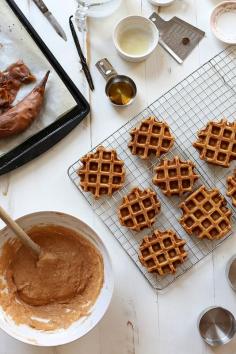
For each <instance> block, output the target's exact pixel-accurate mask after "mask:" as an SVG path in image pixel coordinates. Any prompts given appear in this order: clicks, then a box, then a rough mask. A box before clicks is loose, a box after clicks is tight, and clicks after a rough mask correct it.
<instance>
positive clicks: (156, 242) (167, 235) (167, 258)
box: [139, 230, 188, 275]
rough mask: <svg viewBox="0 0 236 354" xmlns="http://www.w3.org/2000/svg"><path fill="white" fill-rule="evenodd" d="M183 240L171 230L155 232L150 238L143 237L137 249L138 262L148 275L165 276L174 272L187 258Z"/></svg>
mask: <svg viewBox="0 0 236 354" xmlns="http://www.w3.org/2000/svg"><path fill="white" fill-rule="evenodd" d="M185 244H186V241H185V240H182V239H181V238H179V237H178V236H177V235H176V233H175V232H174V231H172V230H167V231H163V232H162V231H159V230H155V231H154V233H153V234H152V236H145V237H144V239H143V241H142V243H141V245H140V247H139V260H140V262H141V263H142V265H143V266H144V267H146V268H147V270H148V272H150V273H158V274H159V275H165V274H170V273H175V272H176V267H177V266H178V265H179V264H182V263H183V262H184V261H185V259H186V258H187V255H188V254H187V252H186V251H185V250H184V245H185Z"/></svg>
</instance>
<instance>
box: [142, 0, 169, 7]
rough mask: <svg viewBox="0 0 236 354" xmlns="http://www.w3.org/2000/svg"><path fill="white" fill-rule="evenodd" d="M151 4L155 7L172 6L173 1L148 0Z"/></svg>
mask: <svg viewBox="0 0 236 354" xmlns="http://www.w3.org/2000/svg"><path fill="white" fill-rule="evenodd" d="M148 1H149V2H150V3H151V4H153V5H156V6H169V5H171V4H173V2H174V1H175V0H148Z"/></svg>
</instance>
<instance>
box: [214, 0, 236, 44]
mask: <svg viewBox="0 0 236 354" xmlns="http://www.w3.org/2000/svg"><path fill="white" fill-rule="evenodd" d="M211 29H212V32H213V33H214V35H215V36H216V37H217V38H218V39H219V40H221V41H222V42H225V43H229V44H236V1H224V2H221V3H220V4H218V5H217V6H216V7H215V8H214V10H213V12H212V14H211Z"/></svg>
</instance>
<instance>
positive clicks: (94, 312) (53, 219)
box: [0, 211, 114, 346]
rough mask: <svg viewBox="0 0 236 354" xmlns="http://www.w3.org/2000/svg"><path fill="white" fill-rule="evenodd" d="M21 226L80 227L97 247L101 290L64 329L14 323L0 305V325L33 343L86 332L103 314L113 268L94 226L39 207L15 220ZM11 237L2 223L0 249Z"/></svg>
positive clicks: (59, 340) (44, 343)
mask: <svg viewBox="0 0 236 354" xmlns="http://www.w3.org/2000/svg"><path fill="white" fill-rule="evenodd" d="M17 223H19V225H20V226H21V227H22V228H23V229H24V230H26V231H27V230H29V229H30V228H31V227H32V226H34V225H40V224H54V225H59V226H64V227H67V228H70V229H72V230H75V231H78V230H81V232H82V234H83V235H84V236H85V237H86V238H87V239H88V240H89V241H90V242H92V243H93V244H94V246H95V247H97V248H98V249H99V251H100V252H101V254H102V257H103V261H104V284H103V287H102V289H101V292H100V294H99V296H98V298H97V300H96V302H95V304H94V305H93V307H92V308H91V310H90V311H91V312H90V315H89V316H87V317H82V318H81V319H80V320H78V321H76V322H74V323H73V324H72V325H71V326H70V327H68V328H66V329H59V330H55V331H39V330H36V329H34V328H31V327H29V326H26V325H16V324H15V322H14V321H13V320H12V319H11V318H10V317H9V316H8V315H7V314H6V313H5V312H4V311H3V310H2V308H1V307H0V328H1V329H3V330H4V331H5V332H6V333H8V334H9V335H10V336H12V337H14V338H16V339H18V340H20V341H22V342H25V343H28V344H32V345H37V346H57V345H61V344H66V343H69V342H72V341H74V340H76V339H79V338H81V337H82V336H83V335H85V334H86V333H88V332H89V331H90V330H91V329H92V328H94V327H95V326H96V324H97V323H98V322H99V321H100V320H101V318H102V317H103V315H104V314H105V312H106V310H107V308H108V306H109V304H110V301H111V297H112V293H113V286H114V280H113V272H112V265H111V260H110V257H109V254H108V252H107V250H106V248H105V246H104V244H103V242H102V240H101V239H100V237H99V236H98V235H97V234H96V232H95V231H94V230H92V229H91V228H90V227H89V226H88V225H86V224H85V223H84V222H82V221H81V220H79V219H77V218H75V217H73V216H71V215H68V214H64V213H58V212H53V211H43V212H38V213H33V214H28V215H25V216H23V217H22V218H20V219H18V220H17ZM12 237H15V235H14V233H13V232H12V231H11V230H10V229H9V228H8V227H5V228H4V229H3V230H1V231H0V250H1V248H2V246H3V244H4V243H5V242H6V240H7V239H9V238H12Z"/></svg>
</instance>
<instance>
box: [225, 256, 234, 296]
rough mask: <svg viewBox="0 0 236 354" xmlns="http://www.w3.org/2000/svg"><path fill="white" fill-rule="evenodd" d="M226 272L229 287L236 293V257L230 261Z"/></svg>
mask: <svg viewBox="0 0 236 354" xmlns="http://www.w3.org/2000/svg"><path fill="white" fill-rule="evenodd" d="M225 272H226V278H227V280H228V283H229V285H230V286H231V288H232V289H233V290H234V291H236V255H234V256H232V257H231V258H230V260H229V261H228V263H227V266H226V271H225Z"/></svg>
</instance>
